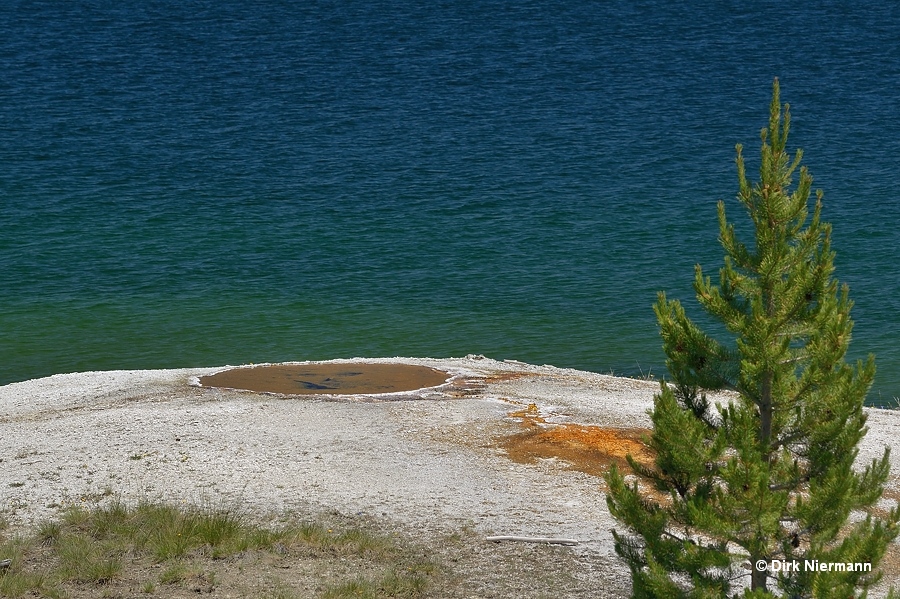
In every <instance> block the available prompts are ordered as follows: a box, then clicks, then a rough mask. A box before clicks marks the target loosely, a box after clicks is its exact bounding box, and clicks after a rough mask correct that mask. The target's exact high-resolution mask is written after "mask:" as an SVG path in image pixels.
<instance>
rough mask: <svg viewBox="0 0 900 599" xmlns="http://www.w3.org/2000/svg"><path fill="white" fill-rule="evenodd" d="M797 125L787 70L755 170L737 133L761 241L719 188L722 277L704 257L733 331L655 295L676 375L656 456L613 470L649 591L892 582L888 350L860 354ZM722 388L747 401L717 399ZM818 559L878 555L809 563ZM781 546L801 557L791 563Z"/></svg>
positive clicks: (664, 397) (818, 592)
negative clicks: (865, 441)
mask: <svg viewBox="0 0 900 599" xmlns="http://www.w3.org/2000/svg"><path fill="white" fill-rule="evenodd" d="M789 127H790V113H789V107H788V106H787V105H785V106H784V110H782V106H781V104H780V100H779V87H778V80H777V79H776V80H775V83H774V86H773V97H772V103H771V107H770V117H769V126H768V127H767V128H766V129H763V132H762V142H763V143H762V159H761V164H760V180H759V182H758V183H756V184H755V185H751V184H750V183H749V182H748V180H747V177H746V173H745V168H744V160H743V157H742V154H741V147H740V146H737V171H738V179H739V183H740V190H739V193H738V200H739V201H740V203H741V204H742V205H743V207H744V208H745V209H746V212H747V215H748V216H749V218H750V219H751V221H752V224H753V232H754V239H753V240H752V241H751V242H750V243H746V242H745V241H742V240H741V239H739V238H738V236H737V235H736V233H735V229H734V226H733V225H732V224H730V223H729V222H728V220H727V219H726V214H725V204H724V203H723V202H719V206H718V216H719V230H720V233H719V238H720V241H721V244H722V247H723V248H724V250H725V264H724V267H723V268H721V270H720V272H719V281H718V284H713V283H712V281H711V280H710V278H709V277H705V276H704V274H703V272H702V270H701V269H700V267H699V266H697V267H696V277H695V281H694V288H695V290H696V293H697V299H698V301H699V303H700V305H701V306H702V307H703V308H704V309H705V310H706V311H707V312H708V313H709V314H711V315H712V316H713V317H714V318H716V319H718V320H719V321H720V322H722V323H723V324H724V326H725V327H726V328H727V330H728V331H729V333H730V334H733V335H734V340H733V341H728V342H720V341H719V340H716V339H714V338H712V337H711V336H709V335H707V334H706V333H704V332H703V331H701V330H700V329H699V328H698V327H697V326H696V325H695V324H694V323H693V322H691V320H690V319H688V317H687V316H686V315H685V311H684V309H683V308H682V306H681V304H680V303H679V302H678V301H669V300H667V299H666V296H665V294H664V293H660V295H659V300H658V302H657V304H656V305H655V307H654V310H655V312H656V315H657V318H658V320H659V326H660V332H661V335H662V338H663V347H664V350H665V352H666V356H667V365H668V369H669V373H670V375H671V377H672V379H673V380H672V381H671V382H663V384H662V385H661V390H660V393H659V394H658V395H657V396H656V397H655V399H654V407H653V411H652V412H651V418H652V421H653V433H652V436H651V437H650V439H649V444H650V446H651V447H652V449H653V450H654V451H655V452H656V459H655V462H654V464H653V465H652V466H642V465H640V464H638V463H636V462H635V461H633V460H629V462H630V464H631V467H632V468H633V469H634V471H635V473H636V476H635V477H634V480H631V479H629V480H628V481H626V478H625V475H624V473H622V472H621V471H619V470H618V469H615V468H614V469H612V470H611V471H610V473H609V474H608V476H607V483H608V486H609V492H608V495H607V503H608V505H609V509H610V511H611V513H612V514H613V515H614V516H615V517H616V518H617V519H618V520H619V521H620V522H621V523H622V524H624V525H625V527H627V531H625V532H617V531H613V535H614V537H615V546H616V551H617V552H618V554H619V555H620V556H622V557H623V558H624V559H625V561H626V562H627V563H628V565H629V567H630V569H631V574H632V580H633V593H634V596H635V597H641V598H643V597H659V598H665V599H673V598H678V597H731V596H739V595H743V596H744V597H773V596H779V597H780V596H787V597H817V598H820V597H821V598H830V597H834V598H842V599H844V598H847V597H856V596H859V594H860V593H864V591H865V589H866V588H867V587H868V586H869V585H871V584H872V583H873V582H875V581H877V579H878V577H879V576H880V574H879V569H878V563H879V561H880V560H881V557H882V556H883V554H884V552H885V550H886V548H887V546H888V544H889V543H890V542H891V541H892V540H893V539H894V538H895V537H896V536H897V533H898V521H900V511H898V510H897V509H894V510H893V511H892V512H891V513H890V514H888V515H887V516H882V517H880V518H879V517H876V516H873V515H870V514H869V511H870V509H871V508H872V507H873V506H874V504H875V503H876V502H877V501H878V499H879V498H880V497H881V494H882V490H883V486H884V483H885V481H886V480H887V477H888V471H889V463H888V452H887V450H886V451H885V453H884V456H883V458H882V459H880V460H875V461H873V462H872V463H871V464H870V465H868V466H867V467H866V468H865V469H864V470H861V471H858V470H854V468H853V463H854V460H855V458H856V456H857V451H858V450H857V444H858V443H859V441H860V439H861V438H862V437H863V435H865V432H866V427H865V422H866V415H865V414H864V412H863V400H864V398H865V396H866V393H867V392H868V389H869V387H870V385H871V383H872V379H873V377H874V374H875V364H874V359H873V358H872V357H871V356H870V358H869V359H868V361H867V362H858V363H857V364H856V365H855V366H850V365H848V364H846V363H845V362H844V355H845V353H846V351H847V347H848V344H849V343H850V333H851V330H852V327H853V324H852V322H851V320H850V308H851V305H852V303H851V302H850V300H849V299H848V293H847V287H846V286H842V287H839V286H838V283H837V282H836V281H835V280H834V279H833V278H832V273H833V270H834V266H833V259H834V253H833V252H832V251H831V249H830V238H831V226H830V225H829V224H827V223H823V222H821V220H820V215H821V210H822V195H821V193H817V195H816V200H815V204H814V208H813V210H812V214H810V212H809V199H810V190H811V184H812V178H811V177H810V175H809V173H808V172H807V170H806V168H805V167H800V159H801V152H800V151H797V152H796V154H795V155H794V156H793V157H792V156H790V155H789V154H788V153H787V152H786V151H785V143H786V141H787V137H788V131H789ZM795 174H796V175H799V176H798V182H797V184H796V186H793V182H792V179H793V177H794V176H795ZM792 187H793V189H792ZM708 390H727V391H732V392H734V393H733V395H732V397H733V399H731V400H730V401H729V402H728V403H724V404H723V403H717V404H716V405H712V404H711V402H710V401H709V400H708V399H707V396H706V391H708ZM639 482H640V483H641V484H640V485H639ZM651 490H652V493H651ZM654 498H655V499H654ZM851 512H857V513H858V514H860V517H858V518H852V519H850V518H849V517H850V515H851ZM863 515H864V516H863ZM851 520H852V522H851ZM805 560H810V562H811V561H812V560H819V563H845V564H846V563H871V564H872V571H871V572H847V571H831V572H827V571H826V572H823V571H810V569H809V568H806V567H804V565H805ZM760 561H762V562H765V563H766V564H767V565H768V567H767V568H765V569H760V568H758V567H756V564H757V562H760ZM775 561H777V562H780V563H787V562H790V563H793V562H795V561H797V562H799V563H800V566H801V567H800V568H797V569H796V571H795V569H794V568H790V567H789V571H781V572H778V571H776V570H777V568H775V567H773V566H772V564H773V562H775ZM782 570H784V568H782ZM748 578H749V584H748Z"/></svg>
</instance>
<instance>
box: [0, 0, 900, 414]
mask: <svg viewBox="0 0 900 599" xmlns="http://www.w3.org/2000/svg"><path fill="white" fill-rule="evenodd" d="M586 4H587V3H582V2H561V1H557V2H552V1H545V2H538V1H527V0H526V1H519V2H474V1H469V2H466V1H458V2H390V1H385V2H377V3H369V2H358V1H347V2H306V3H288V2H274V3H265V4H263V3H249V4H248V3H239V2H236V1H231V0H219V1H208V2H207V1H199V0H197V1H188V2H179V3H170V2H162V1H141V2H137V1H127V0H126V1H124V2H123V1H117V2H112V1H108V2H107V1H103V0H92V1H87V0H81V1H74V2H67V3H55V2H45V3H31V2H28V3H26V2H19V3H5V4H4V5H3V6H2V7H0V98H2V102H0V139H2V144H0V227H2V237H0V383H6V382H10V381H17V380H24V379H28V378H34V377H39V376H45V375H50V374H54V373H58V372H69V371H77V370H97V369H113V368H164V367H186V366H209V365H219V364H225V363H231V364H237V363H245V362H263V361H283V360H305V359H328V358H337V357H353V356H394V355H416V356H458V355H465V354H468V353H480V354H485V355H488V356H490V357H495V358H514V359H518V360H523V361H529V362H536V363H550V364H555V365H557V366H568V367H577V368H582V369H587V370H594V371H600V372H609V371H613V372H616V373H621V374H627V375H639V374H641V373H642V372H643V373H648V372H650V373H653V374H662V373H664V365H663V361H664V358H663V355H662V351H661V348H660V341H659V338H658V335H657V332H656V324H655V319H654V316H653V312H652V310H651V305H652V303H653V302H654V300H655V296H656V292H657V291H658V290H667V291H668V292H669V295H670V296H674V297H680V298H683V299H685V300H689V299H690V298H691V295H692V292H691V281H692V277H693V265H694V264H695V263H697V262H699V263H701V264H702V265H703V266H704V267H705V268H707V269H708V270H709V272H710V274H714V273H715V269H717V268H718V266H719V265H720V263H721V250H720V248H719V247H718V244H717V241H716V235H717V230H716V217H715V203H716V202H717V201H718V200H719V199H726V200H728V201H731V204H730V205H729V206H730V208H731V214H732V215H733V216H734V217H735V218H739V217H740V210H739V209H738V206H737V205H736V202H735V201H733V198H734V195H735V192H736V176H735V173H734V162H733V161H734V144H735V143H743V144H744V145H745V148H746V152H745V153H746V154H747V156H748V158H750V160H751V161H753V160H755V158H756V149H757V147H758V144H759V138H758V132H759V129H760V128H761V127H763V126H764V125H765V124H766V116H767V106H768V100H769V97H770V91H771V81H772V78H773V77H774V76H778V77H779V78H780V80H781V84H782V94H783V99H784V100H785V101H788V102H790V103H791V105H792V113H793V126H794V128H793V133H792V142H793V144H792V145H794V146H795V147H796V146H799V147H802V148H804V150H805V163H806V164H807V165H808V166H809V168H810V170H811V172H812V174H813V176H814V177H815V180H816V181H815V185H816V186H817V187H821V188H822V189H824V191H825V218H826V219H827V220H829V221H831V222H832V223H833V224H834V248H835V250H836V251H837V252H838V257H837V269H838V270H837V276H838V278H839V279H840V280H841V281H845V282H847V283H849V285H850V287H851V297H852V298H853V299H854V300H855V302H856V306H855V308H854V312H853V316H854V318H855V320H856V328H855V331H854V342H853V345H852V346H851V354H852V355H851V357H852V358H854V359H855V358H857V357H864V356H865V355H867V354H868V353H870V352H871V353H875V354H876V357H877V363H878V367H879V374H878V378H877V381H876V385H875V389H874V390H873V393H872V396H871V400H872V401H873V402H879V401H888V400H890V398H891V397H893V396H897V395H900V349H898V345H900V344H898V341H900V327H898V318H897V314H898V313H900V299H898V298H900V293H898V292H900V273H898V268H897V266H896V260H895V257H896V254H897V250H896V249H895V248H897V247H898V246H900V233H898V228H897V226H896V223H897V222H898V220H900V201H898V198H897V195H896V193H895V191H894V189H895V181H894V176H895V173H896V172H897V170H898V166H900V165H898V159H897V156H900V124H898V122H900V119H897V115H898V114H900V9H898V8H897V7H895V6H894V5H893V4H891V3H876V2H863V3H859V2H849V1H831V2H823V3H820V4H819V5H817V8H799V7H791V6H787V5H785V4H783V3H774V2H771V3H759V4H758V5H757V4H754V5H753V7H748V6H745V5H744V4H739V3H736V2H706V3H696V5H695V6H694V5H692V6H673V4H674V3H669V2H662V1H637V2H631V1H629V2H625V1H621V2H615V1H614V2H603V3H590V4H587V5H586ZM690 309H691V310H693V315H694V316H696V317H698V320H701V321H703V318H702V315H701V314H699V313H698V311H697V310H696V305H695V304H692V305H691V306H690Z"/></svg>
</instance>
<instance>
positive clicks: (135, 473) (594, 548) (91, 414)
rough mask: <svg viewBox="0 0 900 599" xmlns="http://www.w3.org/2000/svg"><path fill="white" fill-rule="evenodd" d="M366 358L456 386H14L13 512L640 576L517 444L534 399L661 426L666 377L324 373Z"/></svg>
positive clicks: (6, 418) (500, 370)
mask: <svg viewBox="0 0 900 599" xmlns="http://www.w3.org/2000/svg"><path fill="white" fill-rule="evenodd" d="M359 362H365V363H370V364H409V365H417V366H426V367H429V368H433V369H436V370H440V371H445V372H447V373H449V374H450V375H451V379H450V380H449V381H448V382H447V383H446V384H444V385H439V386H436V387H431V388H426V389H424V390H420V391H405V392H401V393H393V394H389V395H379V394H368V395H332V396H324V395H312V396H301V397H298V396H291V395H279V394H272V393H260V392H253V391H236V390H230V389H223V388H217V387H199V386H196V382H195V381H196V379H198V378H199V377H202V376H205V375H209V374H213V373H216V372H219V371H222V370H224V369H225V368H226V367H211V368H186V369H175V370H142V371H104V372H88V373H74V374H64V375H54V376H51V377H47V378H43V379H34V380H31V381H24V382H20V383H11V384H9V385H5V386H2V387H0V455H2V456H3V459H2V462H3V464H2V467H0V489H3V491H4V492H3V495H2V496H0V501H2V503H0V513H2V515H3V516H4V517H5V518H6V519H7V520H8V521H9V522H10V524H11V525H13V526H28V525H31V524H34V523H35V522H36V521H38V520H40V519H43V518H46V517H50V516H53V515H54V514H56V513H57V512H58V510H59V508H60V507H61V506H65V505H67V504H71V503H80V502H81V503H89V502H103V501H106V500H107V499H108V498H110V497H114V498H120V499H122V500H124V501H127V502H132V501H139V500H142V499H152V500H157V499H161V500H165V501H173V502H186V503H205V504H213V505H230V506H240V507H241V509H245V510H247V511H249V512H252V513H254V514H257V515H259V516H260V517H267V516H270V515H273V514H276V513H282V512H285V511H292V510H305V509H320V510H326V509H334V510H338V511H341V512H343V513H348V514H362V515H366V516H374V517H378V518H381V519H385V520H386V521H389V522H394V523H396V524H397V525H398V526H403V527H405V528H407V529H410V530H421V531H423V532H427V533H439V534H451V533H452V532H453V531H454V530H458V529H460V528H463V527H471V528H473V529H474V530H475V531H476V532H477V533H478V534H479V535H484V536H490V535H517V536H533V537H544V536H553V537H565V538H573V539H577V540H579V541H580V542H581V543H580V544H579V546H577V547H574V548H572V550H573V551H574V552H576V553H577V554H578V555H579V556H582V557H583V558H589V559H588V561H594V560H596V559H599V560H602V562H603V563H608V564H609V565H610V568H612V570H615V573H616V575H617V576H618V575H621V576H623V577H624V580H626V581H627V580H628V576H627V570H626V569H625V568H624V565H623V564H621V563H620V562H619V561H618V558H617V556H615V553H614V551H613V545H612V537H611V535H610V533H609V530H610V529H611V528H614V527H617V523H616V522H615V521H614V520H613V519H612V518H611V516H610V515H609V513H608V511H607V508H606V503H605V501H604V495H603V493H602V479H600V478H599V477H597V476H592V475H589V474H585V473H584V472H580V471H577V470H573V469H571V468H570V467H569V466H568V464H567V463H566V462H565V461H563V460H561V459H538V460H535V461H534V462H532V463H520V462H518V461H513V460H511V459H510V457H509V456H508V455H507V452H506V450H505V449H504V448H503V447H502V440H503V439H507V438H509V437H510V436H512V435H515V434H517V433H519V432H521V431H522V420H521V418H517V417H515V416H514V413H516V412H517V411H519V412H521V411H522V410H523V409H531V408H530V405H531V404H533V406H534V408H533V410H534V413H535V414H539V415H540V419H541V422H546V423H548V424H566V423H577V424H583V425H595V426H602V427H607V428H611V429H634V428H640V427H644V428H646V427H649V425H650V421H649V417H648V416H647V413H646V411H647V410H648V409H649V408H650V407H651V406H652V397H653V394H654V393H655V391H656V390H657V389H658V382H655V381H640V380H635V379H626V378H619V377H612V376H608V375H601V374H595V373H591V372H585V371H578V370H573V369H565V368H556V367H553V366H549V365H544V366H536V365H531V364H525V363H521V362H515V361H503V362H500V361H496V360H491V359H489V358H484V357H481V356H468V357H465V358H447V359H434V358H375V359H362V358H358V359H341V360H330V361H327V362H317V363H326V364H353V363H359ZM297 364H309V363H297ZM866 410H867V413H868V414H869V421H868V427H869V429H870V430H869V433H868V434H867V435H866V437H864V439H863V441H862V442H861V444H860V456H859V462H860V463H868V462H869V461H871V459H873V458H875V457H880V453H881V451H883V447H884V446H894V450H893V451H892V455H891V466H892V477H891V481H890V482H889V490H888V491H887V492H886V495H887V496H888V497H889V498H891V500H890V501H888V500H883V501H882V503H883V504H884V506H886V505H887V504H888V503H893V498H896V497H898V496H900V484H898V480H900V478H898V477H900V448H898V447H895V446H896V445H898V441H897V440H898V439H900V412H896V411H891V410H884V409H878V408H866ZM620 570H621V571H620ZM584 575H585V576H599V577H601V578H603V580H604V581H605V582H603V584H606V585H608V584H609V581H608V579H607V578H606V577H605V574H601V573H597V572H594V573H591V572H586V573H584ZM885 580H886V581H888V582H890V581H893V582H894V583H895V584H896V583H897V581H898V580H900V560H893V561H892V562H886V563H885ZM598 584H599V579H598ZM879 588H880V587H879ZM625 592H626V591H625V590H624V589H623V593H625ZM873 596H876V595H875V594H873Z"/></svg>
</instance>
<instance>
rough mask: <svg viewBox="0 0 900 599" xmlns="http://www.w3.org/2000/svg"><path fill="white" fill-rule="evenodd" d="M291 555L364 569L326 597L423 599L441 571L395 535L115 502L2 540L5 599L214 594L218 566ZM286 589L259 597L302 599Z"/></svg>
mask: <svg viewBox="0 0 900 599" xmlns="http://www.w3.org/2000/svg"><path fill="white" fill-rule="evenodd" d="M0 535H2V533H0ZM291 552H294V553H293V555H294V557H293V558H291V557H290V556H289V557H288V561H290V560H291V559H294V560H295V559H296V558H297V557H303V558H304V559H309V560H319V561H323V562H328V563H332V564H334V563H346V560H351V561H352V560H356V561H358V562H359V563H361V564H365V565H366V572H368V573H369V574H367V575H366V576H358V577H355V578H353V579H351V580H346V581H338V582H337V583H334V582H333V581H332V580H330V579H328V578H325V579H323V580H322V581H321V584H319V585H318V586H319V588H320V589H323V590H322V593H323V594H322V595H321V596H322V597H323V598H328V599H341V598H344V597H346V598H350V597H356V598H358V597H372V598H379V599H380V598H386V597H396V598H404V599H412V598H415V597H420V596H422V595H423V593H424V591H425V588H426V585H427V583H428V581H429V579H430V577H431V575H432V574H434V573H435V569H434V567H433V566H431V565H430V564H428V563H425V562H423V561H422V560H421V559H411V558H410V555H411V554H409V553H408V552H405V551H404V549H403V548H402V547H399V546H398V545H397V544H396V542H395V541H394V540H392V539H391V538H390V537H388V536H385V535H380V534H376V533H373V532H370V531H367V530H364V529H362V528H349V529H338V528H337V527H333V526H329V525H328V524H325V523H323V522H316V521H307V522H293V521H288V522H286V523H282V524H281V525H279V526H275V527H263V526H259V525H257V524H255V523H253V522H251V521H250V519H249V518H247V517H245V515H243V514H241V513H239V512H237V511H235V510H227V509H200V508H195V507H178V506H174V505H170V504H165V503H149V502H145V503H140V504H137V505H134V506H128V505H126V504H124V503H122V502H120V501H112V502H109V503H107V504H106V505H104V506H102V507H95V508H93V509H87V508H85V507H81V506H73V507H69V508H67V509H64V510H63V511H62V512H61V514H60V518H59V519H58V520H52V521H46V522H43V523H41V524H39V525H38V526H37V527H36V530H35V531H34V533H33V534H32V535H31V536H28V537H21V536H18V537H12V538H9V539H5V538H3V537H2V536H0V560H2V559H7V558H9V559H12V564H11V565H10V566H9V568H7V569H5V570H3V571H0V596H2V597H13V598H15V597H24V596H33V595H34V594H36V595H38V596H44V597H51V598H63V597H67V596H68V591H72V590H75V589H82V590H83V589H93V591H91V592H95V594H97V595H98V596H100V595H106V594H109V595H111V596H112V595H116V594H117V592H113V591H105V590H104V589H105V588H111V587H110V585H115V584H116V583H121V584H122V585H124V586H126V587H128V588H131V589H134V590H139V591H140V592H142V593H145V594H152V593H155V592H156V589H157V586H156V585H157V584H159V585H181V586H185V585H190V584H198V583H197V581H202V582H203V584H205V585H206V586H207V587H215V586H217V585H218V584H220V577H219V576H218V574H217V572H216V564H217V563H222V560H225V559H227V558H234V559H237V560H242V559H244V560H245V561H244V562H240V564H241V565H240V568H244V567H246V568H248V569H251V570H252V569H253V568H260V569H262V570H264V569H265V568H267V567H268V566H265V563H267V562H265V560H263V559H262V558H260V557H259V556H260V555H262V554H266V555H270V556H272V557H270V558H266V559H268V560H269V562H271V561H272V560H278V559H282V556H283V555H285V554H291ZM297 552H300V553H299V554H298V553H297ZM247 556H250V557H247ZM234 559H232V560H231V562H230V563H233V562H234ZM328 560H330V561H328ZM245 562H246V566H244V565H243V564H244V563H245ZM322 571H323V572H326V571H328V568H326V567H323V568H322ZM278 585H280V586H276V588H275V589H274V590H272V589H268V590H265V591H261V592H260V593H259V595H260V596H261V595H265V594H266V593H268V594H269V595H270V596H272V597H294V596H299V594H297V593H295V591H294V590H293V588H292V587H291V586H290V585H286V584H283V583H281V582H279V583H278ZM328 585H331V586H328ZM117 588H118V587H117ZM186 588H187V587H186Z"/></svg>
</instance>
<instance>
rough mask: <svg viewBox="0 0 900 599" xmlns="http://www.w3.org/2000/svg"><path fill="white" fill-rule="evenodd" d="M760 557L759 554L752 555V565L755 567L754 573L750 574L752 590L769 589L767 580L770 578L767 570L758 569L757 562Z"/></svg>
mask: <svg viewBox="0 0 900 599" xmlns="http://www.w3.org/2000/svg"><path fill="white" fill-rule="evenodd" d="M759 560H760V558H759V557H757V556H750V567H751V568H753V574H751V575H750V590H751V591H756V590H760V591H767V590H768V589H767V588H766V580H767V578H768V576H767V574H766V571H765V570H758V569H757V568H756V563H757V561H759Z"/></svg>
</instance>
